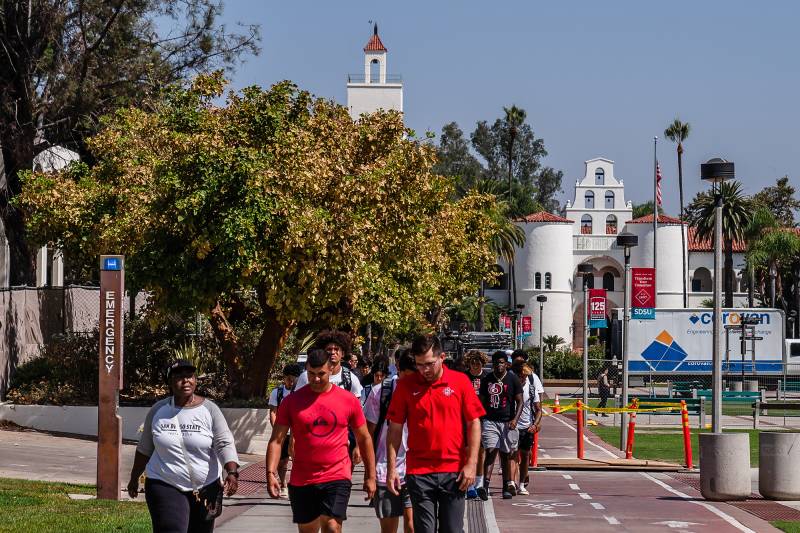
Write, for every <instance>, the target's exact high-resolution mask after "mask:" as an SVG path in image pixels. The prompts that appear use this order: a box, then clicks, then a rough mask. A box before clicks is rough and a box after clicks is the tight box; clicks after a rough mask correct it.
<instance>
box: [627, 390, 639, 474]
mask: <svg viewBox="0 0 800 533" xmlns="http://www.w3.org/2000/svg"><path fill="white" fill-rule="evenodd" d="M638 406H639V401H638V400H636V399H634V400H633V402H632V403H631V408H633V409H636V408H637V407H638ZM635 431H636V411H634V412H632V413H631V419H630V422H628V444H627V445H626V446H625V459H633V438H634V435H635Z"/></svg>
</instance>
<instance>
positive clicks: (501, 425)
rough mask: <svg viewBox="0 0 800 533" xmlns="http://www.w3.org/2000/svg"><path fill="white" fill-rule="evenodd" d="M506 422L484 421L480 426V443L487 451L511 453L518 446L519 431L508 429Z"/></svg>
mask: <svg viewBox="0 0 800 533" xmlns="http://www.w3.org/2000/svg"><path fill="white" fill-rule="evenodd" d="M508 424H509V423H508V422H495V421H493V420H484V421H483V423H482V425H481V442H482V443H483V447H484V448H486V449H487V450H500V451H501V452H503V453H511V452H513V451H514V450H516V449H517V446H518V445H519V431H517V430H516V429H511V428H509V427H508Z"/></svg>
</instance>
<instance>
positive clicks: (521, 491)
mask: <svg viewBox="0 0 800 533" xmlns="http://www.w3.org/2000/svg"><path fill="white" fill-rule="evenodd" d="M517 494H519V495H520V496H530V492H528V489H526V488H525V485H523V484H522V483H520V485H519V488H518V489H517Z"/></svg>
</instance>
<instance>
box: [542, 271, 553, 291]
mask: <svg viewBox="0 0 800 533" xmlns="http://www.w3.org/2000/svg"><path fill="white" fill-rule="evenodd" d="M544 288H545V289H547V290H549V289H552V288H553V276H551V275H550V272H546V273H545V275H544Z"/></svg>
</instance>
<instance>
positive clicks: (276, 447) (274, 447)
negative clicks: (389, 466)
mask: <svg viewBox="0 0 800 533" xmlns="http://www.w3.org/2000/svg"><path fill="white" fill-rule="evenodd" d="M332 366H333V365H332V364H331V363H330V356H329V354H328V353H327V352H326V351H325V350H323V349H319V348H317V349H312V350H310V351H309V352H308V359H307V360H306V372H307V375H308V377H309V383H308V386H306V387H303V388H301V389H295V391H294V392H293V393H292V394H291V395H290V396H289V397H288V398H286V399H285V400H284V401H283V402H282V403H281V405H280V407H278V414H277V417H276V419H275V427H274V428H273V430H272V436H271V437H270V440H269V444H268V445H267V487H268V490H269V494H270V496H272V497H273V498H279V497H280V479H279V478H278V472H277V467H278V463H279V462H280V455H281V448H282V446H283V441H284V440H285V439H286V436H287V435H288V433H289V431H291V432H292V436H293V438H294V459H293V462H292V473H291V476H290V478H289V502H290V504H291V508H292V521H293V522H294V523H295V524H297V530H298V531H299V532H300V533H317V532H323V533H338V532H340V531H341V530H342V523H343V522H344V521H345V520H346V519H347V505H348V502H349V500H350V491H351V488H352V466H351V464H350V454H349V452H348V436H347V434H348V429H350V430H352V431H353V433H354V434H355V439H356V442H357V444H358V447H359V449H360V450H361V456H362V457H363V458H364V492H366V494H367V500H370V499H372V498H373V497H374V496H375V488H376V487H375V484H376V481H375V453H374V450H373V445H372V439H371V438H370V435H369V431H368V430H367V424H366V420H365V419H364V413H363V412H362V411H361V403H360V402H359V401H358V399H357V398H356V397H355V396H353V395H352V394H351V393H349V392H347V391H345V390H342V388H341V387H337V386H335V385H334V384H333V383H331V382H330V377H331V368H332Z"/></svg>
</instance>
